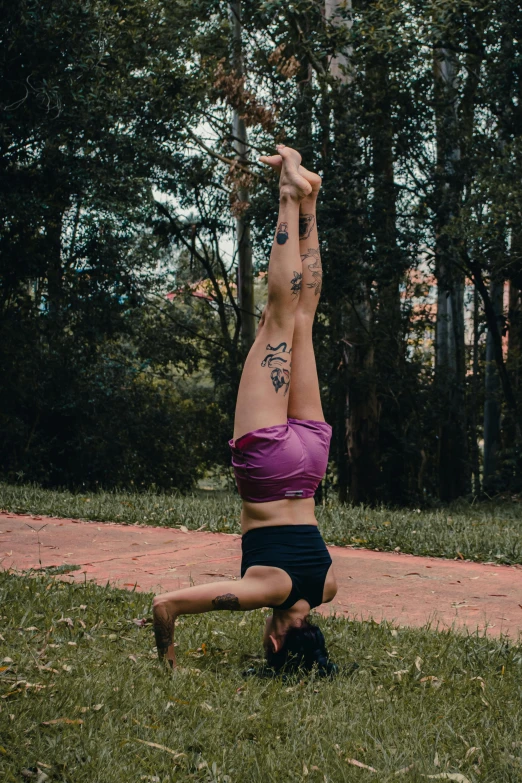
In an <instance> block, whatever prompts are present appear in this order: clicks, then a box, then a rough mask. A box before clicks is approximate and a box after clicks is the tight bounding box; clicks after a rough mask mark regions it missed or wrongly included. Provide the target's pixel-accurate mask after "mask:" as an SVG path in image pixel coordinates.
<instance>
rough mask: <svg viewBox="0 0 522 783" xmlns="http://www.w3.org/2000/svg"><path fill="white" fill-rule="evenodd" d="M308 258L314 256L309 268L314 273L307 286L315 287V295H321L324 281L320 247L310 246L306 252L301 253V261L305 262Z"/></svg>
mask: <svg viewBox="0 0 522 783" xmlns="http://www.w3.org/2000/svg"><path fill="white" fill-rule="evenodd" d="M307 258H313V259H314V261H313V264H308V265H307V266H308V269H309V270H310V272H311V273H312V282H311V283H307V284H306V287H307V288H313V289H314V290H315V295H316V296H319V294H320V293H321V287H322V282H323V271H322V268H321V255H320V253H319V248H318V247H309V248H308V250H307V251H306V253H304V254H302V255H301V261H302V262H303V263H304V262H305V261H306V259H307Z"/></svg>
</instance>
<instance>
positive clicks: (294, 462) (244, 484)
mask: <svg viewBox="0 0 522 783" xmlns="http://www.w3.org/2000/svg"><path fill="white" fill-rule="evenodd" d="M331 437H332V428H331V427H330V425H329V424H327V423H326V422H325V421H309V420H304V419H303V420H301V419H288V422H287V423H286V424H275V425H274V426H272V427H262V428H261V429H258V430H253V431H252V432H247V433H246V434H245V435H242V436H241V437H240V438H238V439H237V440H236V441H235V442H234V441H233V440H230V441H229V445H230V448H231V449H232V466H233V468H234V473H235V476H236V483H237V488H238V491H239V494H240V495H241V497H242V499H243V500H247V501H250V502H251V503H267V502H268V501H270V500H281V499H283V498H311V497H313V495H314V492H315V490H316V489H317V487H318V485H319V483H320V481H321V479H322V478H323V476H324V474H325V473H326V468H327V465H328V452H329V449H330V440H331Z"/></svg>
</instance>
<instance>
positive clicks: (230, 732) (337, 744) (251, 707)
mask: <svg viewBox="0 0 522 783" xmlns="http://www.w3.org/2000/svg"><path fill="white" fill-rule="evenodd" d="M0 606H1V610H2V612H3V615H2V617H1V618H0V779H2V781H6V783H7V781H9V782H10V781H13V783H15V782H16V783H18V782H19V781H22V780H24V779H27V780H31V779H33V780H35V781H36V780H40V783H43V782H44V781H45V780H48V781H61V782H62V783H82V782H83V781H85V783H122V782H123V781H124V782H125V783H134V782H135V781H136V782H137V781H151V782H152V781H155V782H156V783H157V781H160V782H161V783H164V782H165V783H166V782H167V781H168V782H169V783H170V781H188V780H195V781H214V782H217V781H219V782H220V783H226V782H227V781H228V783H272V782H273V783H276V782H277V783H290V782H291V781H304V780H306V781H310V782H311V783H313V782H314V781H319V782H320V783H324V782H325V781H327V783H337V781H365V780H375V781H379V783H381V782H382V783H386V782H387V781H397V780H402V781H405V782H406V783H411V781H426V780H429V779H439V780H448V779H449V780H452V779H453V780H458V781H461V783H466V781H470V783H486V782H487V783H503V782H504V781H505V782H506V783H507V782H508V781H509V782H510V783H514V782H515V781H520V780H522V711H521V707H522V704H521V701H522V650H521V648H520V647H517V646H513V645H510V644H508V643H507V642H505V641H498V640H490V639H486V638H483V637H479V636H457V635H455V634H453V633H451V632H443V633H436V632H434V631H430V630H429V629H423V630H410V629H402V628H400V629H393V628H392V627H390V626H389V625H387V624H384V623H383V624H381V625H377V624H374V623H355V622H349V621H346V620H344V619H338V618H330V619H328V618H319V619H318V622H319V623H320V625H321V626H322V627H323V630H324V633H325V635H326V637H327V642H328V644H329V647H330V652H331V654H332V657H333V658H334V659H335V660H336V661H337V663H338V664H340V666H341V668H343V667H345V669H347V668H348V667H349V666H350V664H351V663H352V662H353V661H355V660H356V661H358V663H359V664H360V668H359V669H358V670H357V671H356V672H355V674H352V675H351V676H348V675H347V674H342V673H341V675H339V676H338V677H337V678H336V679H335V680H332V681H325V680H320V679H316V678H315V677H314V676H313V675H312V676H308V677H307V678H305V679H303V680H299V679H297V678H296V679H293V680H290V681H287V682H282V681H280V680H271V679H261V678H258V677H249V678H247V679H245V678H244V676H243V674H242V673H243V671H244V670H245V669H246V668H247V667H249V666H251V665H252V663H254V665H255V664H256V661H259V659H258V656H259V654H260V650H261V645H260V642H261V628H262V624H263V617H264V612H263V611H256V612H251V613H229V612H223V613H219V614H218V613H214V614H211V615H203V616H200V617H188V618H183V619H182V620H181V621H180V623H179V628H178V632H177V637H176V638H177V642H178V643H179V649H178V659H179V663H180V669H179V670H177V671H176V672H175V673H174V674H172V673H171V672H167V671H166V670H165V669H164V668H163V667H162V666H160V664H159V663H158V662H157V660H156V655H155V652H154V640H153V634H152V631H151V627H150V626H145V627H143V628H140V627H138V626H137V625H136V624H135V623H134V622H133V619H135V618H140V617H143V616H144V615H148V614H149V613H150V607H151V596H150V595H144V594H136V593H130V592H125V591H119V590H113V589H109V588H101V587H96V586H94V585H93V584H89V583H87V584H64V583H62V582H59V581H57V580H56V581H55V580H53V579H51V578H50V577H48V576H36V575H33V576H26V577H19V576H14V575H9V574H5V573H2V574H0ZM354 762H357V763H358V764H363V765H366V766H367V767H372V768H373V770H376V771H373V772H372V771H371V770H369V769H367V768H365V767H361V766H356V765H355V764H354ZM38 770H39V771H40V772H41V773H43V774H44V775H47V778H45V777H42V775H40V774H39V772H38ZM401 770H402V772H400V774H396V773H399V771H401ZM31 773H32V777H31ZM450 773H451V774H453V775H454V774H460V775H461V776H463V777H460V778H459V777H457V778H455V777H453V778H451V777H450V778H448V777H447V775H448V774H450ZM426 776H431V778H430V777H426Z"/></svg>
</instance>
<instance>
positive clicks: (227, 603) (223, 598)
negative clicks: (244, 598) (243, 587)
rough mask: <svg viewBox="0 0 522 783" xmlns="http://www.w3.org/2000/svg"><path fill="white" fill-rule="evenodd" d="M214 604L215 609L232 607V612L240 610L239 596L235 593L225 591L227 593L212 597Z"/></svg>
mask: <svg viewBox="0 0 522 783" xmlns="http://www.w3.org/2000/svg"><path fill="white" fill-rule="evenodd" d="M212 606H213V607H214V609H230V611H232V612H238V611H240V609H241V607H240V605H239V598H238V597H237V596H236V595H234V594H233V593H225V595H218V596H217V597H216V598H213V599H212Z"/></svg>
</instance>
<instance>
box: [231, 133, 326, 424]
mask: <svg viewBox="0 0 522 783" xmlns="http://www.w3.org/2000/svg"><path fill="white" fill-rule="evenodd" d="M278 151H279V153H280V155H281V157H282V165H281V176H280V182H279V187H280V199H279V216H278V220H277V228H276V234H275V237H274V243H273V245H272V252H271V254H270V262H269V265H268V302H267V306H266V308H265V313H264V316H263V318H262V321H261V324H260V326H259V329H258V333H257V336H256V340H255V342H254V345H253V346H252V348H251V349H250V353H249V354H248V357H247V360H246V362H245V366H244V368H243V374H242V376H241V382H240V384H239V391H238V397H237V403H236V416H235V421H234V439H237V438H239V437H241V435H244V434H245V433H246V432H251V431H252V430H256V429H259V428H261V427H270V426H273V425H275V424H284V423H285V422H286V420H287V415H288V401H289V398H290V395H289V389H290V375H291V372H293V368H292V361H293V334H294V318H295V312H296V309H297V305H298V302H299V283H300V282H301V278H300V275H301V260H300V248H299V204H300V202H301V200H302V199H303V198H305V197H306V196H308V195H309V194H310V192H311V185H310V184H309V183H308V182H307V180H306V179H305V178H304V177H302V176H301V175H300V174H299V171H298V170H299V165H300V163H301V156H300V155H299V153H298V152H296V151H295V150H292V149H290V148H289V147H282V146H281V147H280V148H278ZM291 368H292V369H291Z"/></svg>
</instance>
